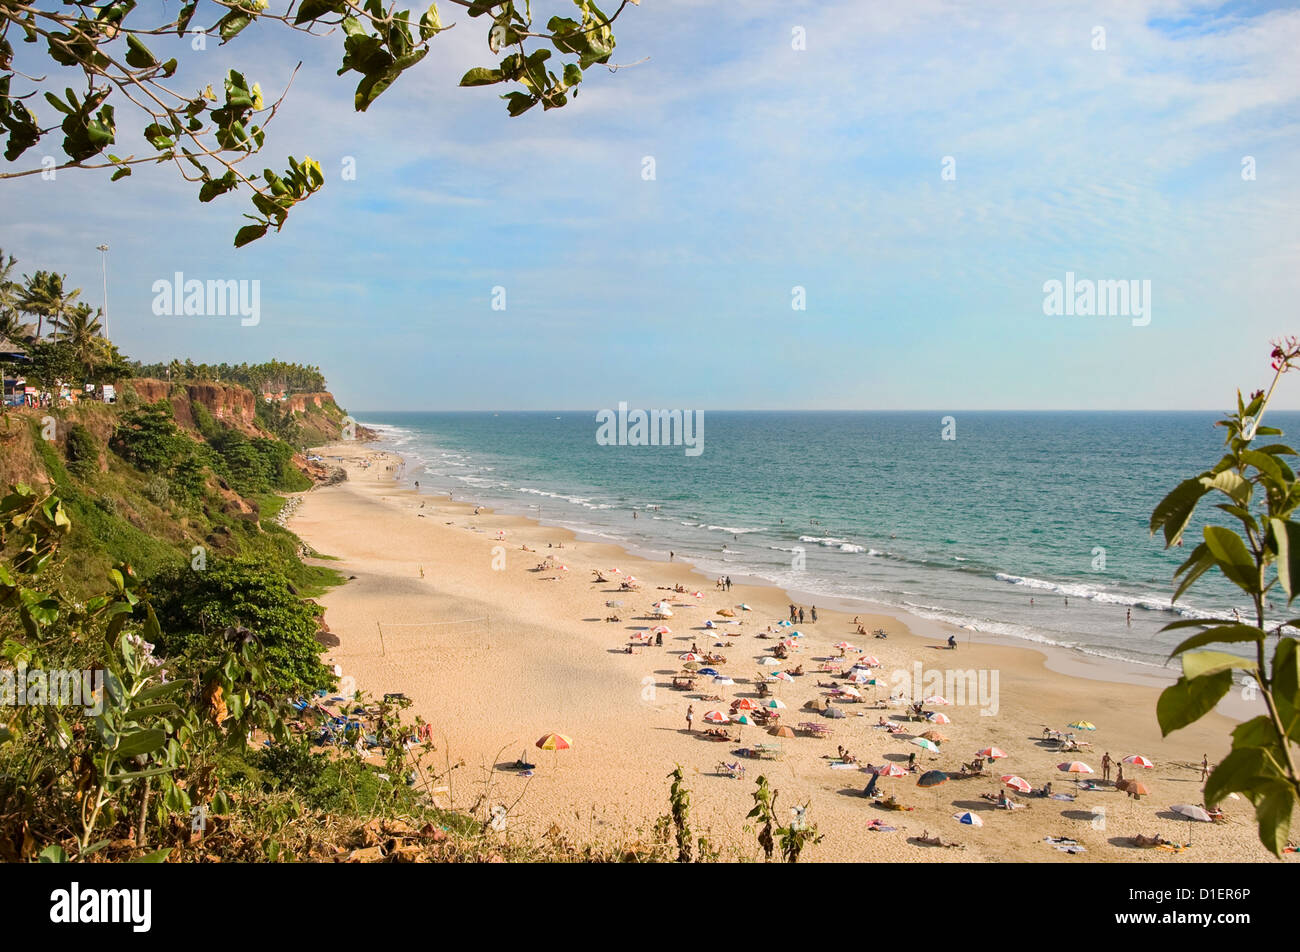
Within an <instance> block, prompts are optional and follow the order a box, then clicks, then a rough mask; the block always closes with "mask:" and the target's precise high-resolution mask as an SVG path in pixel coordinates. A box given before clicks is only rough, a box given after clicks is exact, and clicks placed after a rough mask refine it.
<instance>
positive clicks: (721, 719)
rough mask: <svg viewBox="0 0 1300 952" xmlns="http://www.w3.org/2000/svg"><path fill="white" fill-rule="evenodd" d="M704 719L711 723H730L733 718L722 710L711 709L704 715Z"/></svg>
mask: <svg viewBox="0 0 1300 952" xmlns="http://www.w3.org/2000/svg"><path fill="white" fill-rule="evenodd" d="M704 719H705V720H706V721H708V722H709V723H710V724H728V723H730V722H731V718H729V717H728V716H727V715H726V714H723V713H722V712H721V711H709V712H708V713H707V714H705V715H704Z"/></svg>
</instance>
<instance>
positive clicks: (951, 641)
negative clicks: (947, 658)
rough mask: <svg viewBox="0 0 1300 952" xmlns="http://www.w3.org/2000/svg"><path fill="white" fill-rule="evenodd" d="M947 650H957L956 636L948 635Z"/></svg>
mask: <svg viewBox="0 0 1300 952" xmlns="http://www.w3.org/2000/svg"><path fill="white" fill-rule="evenodd" d="M948 650H949V651H956V650H957V636H956V635H949V636H948Z"/></svg>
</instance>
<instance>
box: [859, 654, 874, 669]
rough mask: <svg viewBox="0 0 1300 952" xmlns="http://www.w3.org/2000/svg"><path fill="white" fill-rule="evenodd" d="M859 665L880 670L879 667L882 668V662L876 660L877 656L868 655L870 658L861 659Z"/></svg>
mask: <svg viewBox="0 0 1300 952" xmlns="http://www.w3.org/2000/svg"><path fill="white" fill-rule="evenodd" d="M857 663H858V664H865V665H866V666H867V667H868V668H878V667H880V662H879V661H878V660H877V659H876V656H875V655H868V656H867V657H865V658H859V659H858V661H857ZM855 667H856V665H855Z"/></svg>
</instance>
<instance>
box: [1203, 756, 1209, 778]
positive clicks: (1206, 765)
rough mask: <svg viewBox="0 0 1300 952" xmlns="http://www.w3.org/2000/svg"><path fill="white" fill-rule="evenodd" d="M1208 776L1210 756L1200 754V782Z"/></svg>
mask: <svg viewBox="0 0 1300 952" xmlns="http://www.w3.org/2000/svg"><path fill="white" fill-rule="evenodd" d="M1209 775H1210V755H1209V754H1201V780H1204V779H1205V778H1206V777H1208V776H1209Z"/></svg>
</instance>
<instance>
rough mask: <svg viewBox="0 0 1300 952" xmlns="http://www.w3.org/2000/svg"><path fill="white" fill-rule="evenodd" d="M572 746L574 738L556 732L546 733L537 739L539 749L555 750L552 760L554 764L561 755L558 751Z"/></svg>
mask: <svg viewBox="0 0 1300 952" xmlns="http://www.w3.org/2000/svg"><path fill="white" fill-rule="evenodd" d="M572 746H573V740H572V738H570V737H567V736H565V735H564V734H557V733H555V732H551V733H550V734H544V735H542V736H541V737H540V738H538V740H537V747H538V749H539V750H549V751H552V752H553V753H552V754H551V762H552V764H553V765H554V764H555V763H556V758H558V757H559V756H560V755H559V753H558V752H559V751H561V750H568V749H569V748H571V747H572Z"/></svg>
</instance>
